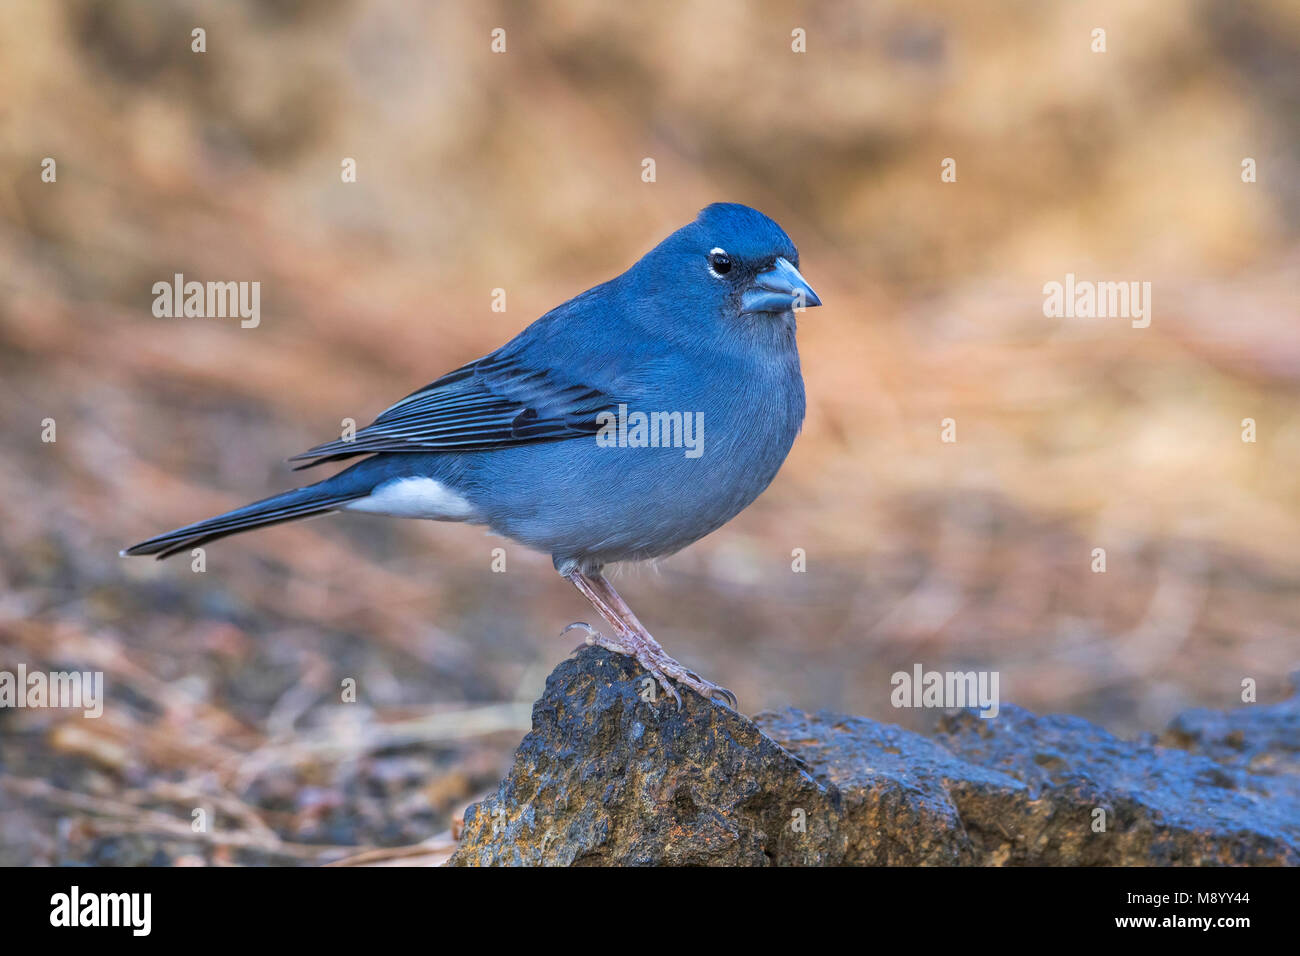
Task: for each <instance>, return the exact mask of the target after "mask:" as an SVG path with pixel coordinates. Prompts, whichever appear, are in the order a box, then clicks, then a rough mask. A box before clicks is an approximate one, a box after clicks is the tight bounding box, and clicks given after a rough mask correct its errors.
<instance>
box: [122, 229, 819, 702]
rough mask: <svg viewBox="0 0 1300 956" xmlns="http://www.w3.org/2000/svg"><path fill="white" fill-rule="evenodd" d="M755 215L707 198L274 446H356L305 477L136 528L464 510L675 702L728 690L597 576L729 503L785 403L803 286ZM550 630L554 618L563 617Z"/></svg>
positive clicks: (442, 515)
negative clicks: (553, 577) (463, 354)
mask: <svg viewBox="0 0 1300 956" xmlns="http://www.w3.org/2000/svg"><path fill="white" fill-rule="evenodd" d="M798 266H799V253H798V251H797V250H796V249H795V247H794V243H792V242H791V241H790V237H789V236H787V235H786V234H785V232H784V231H783V230H782V229H781V227H780V226H778V225H777V224H776V223H775V222H773V221H772V220H771V219H769V218H768V217H767V216H765V215H763V214H762V213H760V212H758V211H757V210H755V209H751V208H749V207H748V206H742V205H738V204H734V203H715V204H713V205H711V206H708V207H706V208H705V209H703V210H702V211H701V212H700V214H699V216H698V217H697V218H696V219H695V221H694V222H692V223H690V224H689V225H687V226H684V227H683V228H681V229H678V230H677V231H676V232H674V233H673V234H672V235H670V236H668V238H666V239H664V240H663V241H662V242H661V243H659V245H657V246H655V247H654V248H653V249H652V250H650V252H648V253H647V254H646V255H645V256H644V257H643V258H642V259H641V260H640V261H639V262H637V263H636V264H635V265H633V266H632V267H631V268H630V269H628V270H627V271H626V272H624V273H623V274H622V275H620V276H619V277H618V278H616V279H611V280H610V281H608V282H605V283H603V284H601V285H598V286H596V287H595V288H593V289H589V290H588V291H586V292H584V293H582V294H581V295H578V296H576V297H574V298H572V299H570V300H569V301H568V302H566V303H564V304H563V305H561V306H559V307H558V308H556V309H553V310H552V311H550V312H548V313H546V315H544V316H542V317H541V318H540V319H538V320H537V321H536V322H534V323H533V324H532V325H530V326H528V328H526V329H525V330H524V331H523V332H521V333H520V334H519V335H518V336H517V337H515V338H514V339H513V340H512V341H510V342H508V343H507V344H506V345H504V346H502V347H501V348H499V349H497V350H496V351H495V352H493V353H491V354H490V355H487V356H485V357H484V358H481V359H479V360H477V361H475V362H471V363H469V364H468V365H465V366H462V367H461V368H458V369H456V370H455V371H454V372H451V373H449V374H447V375H444V376H443V377H442V378H440V379H438V380H437V381H436V382H433V383H432V384H431V385H427V386H425V387H424V388H422V389H420V390H419V391H416V392H413V393H411V394H410V395H408V396H406V398H403V399H402V400H401V401H399V402H397V404H395V405H393V406H392V407H391V408H389V409H387V410H386V411H384V412H383V413H382V414H380V415H379V417H378V418H376V419H375V421H374V422H373V423H372V424H370V425H369V426H367V427H366V428H363V429H361V430H360V431H358V432H356V434H355V435H354V436H351V437H348V438H341V439H338V440H335V441H330V442H326V443H325V444H323V445H317V446H316V447H315V448H312V449H311V450H310V451H307V452H304V453H303V454H301V455H297V456H295V457H294V458H293V459H291V460H292V461H302V462H306V464H303V465H300V466H299V468H309V467H312V466H314V465H319V464H321V463H324V462H334V461H341V460H344V459H349V458H356V457H360V456H368V457H365V458H363V460H362V461H360V462H358V463H356V464H354V465H352V466H351V467H350V468H347V469H346V470H344V471H342V472H340V473H338V474H336V475H334V476H333V477H330V478H326V479H325V480H324V481H320V482H317V483H316V484H314V485H308V486H306V487H303V488H298V489H295V490H293V491H287V492H284V493H283V494H279V495H275V496H273V497H271V498H266V499H264V500H262V501H257V502H254V503H253V504H250V505H246V506H245V507H243V508H239V509H236V510H235V511H231V512H228V513H226V514H224V515H220V516H218V517H215V518H209V519H208V520H206V521H200V522H198V523H197V524H191V525H187V526H185V527H183V528H178V529H176V530H175V531H169V532H167V533H166V534H162V535H159V536H157V537H155V538H150V539H149V540H148V541H143V542H141V543H140V544H137V545H134V546H132V547H130V548H127V549H126V550H125V551H123V552H122V553H123V554H130V555H138V554H156V555H157V556H158V557H159V558H165V557H167V556H168V555H172V554H176V553H177V552H181V551H186V550H188V549H190V548H193V547H196V546H198V545H201V544H205V543H207V542H209V541H213V540H216V539H217V538H223V537H225V536H226V535H230V534H236V533H238V532H241V531H247V530H249V529H251V528H261V527H266V526H268V525H273V524H279V523H281V522H284V521H293V520H295V519H298V518H306V517H310V516H312V515H319V514H325V513H327V512H331V511H352V512H361V513H364V514H378V515H392V516H396V517H402V518H428V519H433V520H435V521H464V522H470V523H473V524H481V525H486V526H487V527H488V528H489V529H490V530H492V531H494V532H496V533H498V534H502V535H505V536H506V537H509V538H512V539H514V540H515V541H518V542H520V543H522V544H524V545H527V546H528V547H531V548H535V549H537V550H539V551H543V552H545V553H548V554H550V555H551V558H552V561H553V562H554V564H555V568H556V570H557V571H558V572H559V573H560V574H561V575H563V576H564V577H565V578H567V579H568V580H569V581H571V582H572V583H573V584H574V586H576V587H577V588H578V590H579V591H581V592H582V594H583V595H584V596H586V598H587V599H588V600H589V601H590V602H591V603H592V605H593V606H594V607H595V608H596V610H597V611H598V612H599V613H600V615H601V616H602V617H603V618H604V619H605V620H606V621H607V622H608V624H609V626H610V628H612V630H613V633H612V634H611V635H609V636H606V635H604V634H601V633H598V632H596V631H594V630H593V629H591V628H589V627H587V626H586V625H571V626H572V627H583V628H586V630H587V639H588V641H589V642H591V643H597V644H600V645H601V646H603V647H606V648H609V649H610V650H613V651H616V652H618V653H621V654H627V655H631V656H632V657H635V658H636V660H637V661H638V662H640V664H641V665H642V666H643V667H645V669H646V670H648V671H649V672H650V674H652V675H653V676H654V678H655V679H656V680H657V681H658V682H659V684H660V685H661V686H662V687H663V688H664V690H665V691H666V692H667V693H669V694H670V695H671V696H672V697H673V698H674V699H675V700H676V701H677V705H678V706H679V707H680V706H681V696H680V694H679V692H678V690H677V688H676V687H675V686H674V685H675V684H677V685H685V686H687V687H690V688H692V689H694V690H695V691H697V692H699V693H700V694H703V695H704V696H706V697H709V698H711V699H716V698H721V699H723V700H725V701H726V702H727V703H728V704H729V705H730V706H731V707H733V708H734V707H735V706H736V699H735V696H734V695H733V694H732V693H731V692H730V691H728V690H727V689H726V688H724V687H720V686H719V685H717V684H714V683H713V682H711V681H708V680H705V679H703V678H702V677H700V676H699V675H698V674H696V673H694V672H692V671H690V670H687V669H686V668H685V667H683V666H682V665H681V664H679V663H677V661H675V660H673V659H672V658H671V657H669V656H668V654H667V653H666V652H665V651H664V649H663V647H661V646H660V645H659V643H658V642H657V641H656V640H655V639H654V638H653V637H652V636H651V635H650V632H649V631H647V630H646V628H645V625H643V624H642V623H641V622H640V620H638V619H637V617H636V615H635V614H633V613H632V611H631V609H630V608H629V607H628V606H627V604H626V603H625V602H624V601H623V599H622V598H621V597H619V595H618V593H617V592H616V591H615V590H614V588H613V587H612V586H611V585H610V583H609V581H608V580H607V579H606V578H605V577H604V576H603V574H602V573H601V572H602V569H603V568H604V567H605V565H608V564H612V563H614V562H617V561H640V560H645V559H649V558H657V557H660V556H663V555H669V554H673V553H674V552H676V551H679V550H681V549H682V548H684V547H686V546H687V545H688V544H691V543H692V542H694V541H697V540H699V539H700V538H702V537H704V536H705V535H706V534H709V533H710V532H712V531H715V530H716V529H718V528H719V527H721V526H722V525H723V524H725V523H726V522H728V521H730V520H731V519H732V518H733V517H735V516H736V515H737V514H738V513H739V512H740V511H741V510H742V509H744V508H745V507H747V506H748V505H749V504H750V502H752V501H753V500H754V499H755V498H757V497H758V495H759V494H760V493H761V492H762V491H763V489H764V488H766V487H767V486H768V484H769V483H770V482H771V481H772V479H773V478H774V477H775V476H776V473H777V470H778V469H779V468H780V467H781V463H782V462H783V461H785V458H786V455H787V454H789V452H790V448H791V446H792V444H793V443H794V439H795V435H796V434H797V433H798V431H799V428H800V426H801V424H802V422H803V417H804V387H803V378H802V375H801V373H800V370H799V353H798V349H797V348H796V345H795V315H794V313H795V311H796V310H801V309H803V308H806V307H809V306H817V305H821V300H820V299H819V298H818V297H817V295H816V293H814V292H813V290H812V288H811V287H810V286H809V285H808V283H807V282H806V281H804V278H803V276H801V275H800V274H799V269H798ZM566 630H567V629H566Z"/></svg>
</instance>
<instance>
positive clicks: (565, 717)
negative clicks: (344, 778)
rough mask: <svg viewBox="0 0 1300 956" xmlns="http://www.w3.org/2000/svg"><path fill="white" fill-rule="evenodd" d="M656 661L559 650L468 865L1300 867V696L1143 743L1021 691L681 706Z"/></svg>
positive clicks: (478, 811)
mask: <svg viewBox="0 0 1300 956" xmlns="http://www.w3.org/2000/svg"><path fill="white" fill-rule="evenodd" d="M645 676H646V675H645V672H644V671H642V670H641V669H640V667H639V666H638V665H637V664H636V663H635V662H633V661H631V660H630V659H628V658H626V657H621V656H619V655H615V654H611V653H609V652H608V651H605V650H603V649H600V648H595V647H587V648H584V649H582V650H581V651H579V653H578V654H577V655H576V656H574V657H572V658H569V659H568V660H566V661H565V662H564V663H562V664H561V665H560V666H559V667H557V668H556V669H555V671H554V673H552V674H551V676H550V678H548V680H547V682H546V693H545V695H544V696H543V697H542V698H541V700H539V701H537V703H536V704H535V705H534V707H533V729H532V731H531V732H530V733H529V734H528V735H527V736H526V737H525V738H524V740H523V742H522V743H521V744H520V746H519V750H518V752H517V753H516V754H515V761H514V766H513V767H512V768H511V770H510V773H509V775H508V776H507V777H506V778H505V779H504V780H503V781H502V782H501V784H500V786H499V788H498V789H497V791H496V793H495V794H493V795H492V796H490V797H489V798H488V799H486V800H484V801H483V802H481V803H477V804H475V805H473V806H471V807H470V808H469V810H468V811H467V812H466V814H465V827H464V832H463V836H462V840H461V844H460V847H459V849H458V850H457V851H456V853H455V855H454V856H453V857H452V859H451V861H450V862H451V864H452V865H459V866H485V865H587V866H591V865H596V866H599V865H657V864H663V865H680V864H687V865H732V866H771V865H777V866H781V865H785V866H791V865H793V866H799V865H859V864H867V865H871V864H891V865H917V864H928V865H936V864H939V865H943V864H947V865H953V864H956V865H998V864H1011V865H1019V864H1038V865H1061V866H1081V865H1082V866H1086V865H1096V864H1103V865H1168V864H1187V865H1217V864H1291V865H1295V864H1297V863H1300V698H1297V697H1293V698H1291V699H1290V700H1288V701H1285V702H1283V703H1280V704H1275V705H1271V706H1263V705H1253V706H1247V707H1243V708H1240V709H1237V710H1233V711H1229V712H1224V713H1218V712H1212V711H1192V712H1189V713H1187V714H1184V715H1183V716H1181V717H1179V718H1178V719H1177V720H1175V721H1174V722H1173V724H1171V725H1170V727H1169V729H1168V730H1167V731H1165V732H1164V733H1163V734H1162V735H1160V736H1159V737H1154V736H1150V735H1147V736H1144V737H1143V738H1142V739H1139V740H1136V741H1127V740H1122V739H1119V738H1117V737H1114V736H1112V735H1111V734H1109V733H1107V732H1106V731H1104V730H1102V729H1101V728H1099V727H1097V726H1095V725H1094V724H1091V723H1089V722H1088V721H1085V720H1082V719H1080V718H1077V717H1068V716H1059V715H1053V716H1046V717H1038V716H1035V715H1034V714H1031V713H1029V712H1028V711H1025V710H1022V709H1020V708H1018V707H1014V706H1009V705H1005V704H1004V705H1003V706H1002V710H1001V713H1000V714H999V715H998V716H997V717H996V718H993V719H990V720H985V719H982V718H980V717H979V716H977V715H976V714H975V713H973V712H958V713H952V714H948V715H946V716H944V717H942V719H941V720H940V723H939V727H938V730H937V732H936V734H935V736H934V737H932V738H931V737H924V736H921V735H919V734H915V733H911V732H909V731H906V730H902V729H901V728H898V727H894V726H890V725H887V724H878V723H876V722H874V721H871V720H867V719H865V718H863V717H850V716H843V715H840V714H833V713H827V712H818V713H804V712H802V711H798V710H793V709H790V710H785V711H782V712H780V713H761V714H759V715H757V716H756V717H754V718H753V719H752V720H751V719H749V718H746V717H744V716H741V715H740V714H737V713H734V712H732V711H730V710H728V709H726V708H725V707H722V706H719V705H717V704H713V703H710V702H708V701H705V700H704V699H702V698H700V697H698V696H696V695H695V694H684V695H683V697H684V699H685V706H684V707H683V708H682V710H681V711H678V710H676V709H675V707H674V705H673V703H672V701H670V700H665V699H664V698H663V697H662V696H660V698H659V700H658V701H657V702H650V701H647V700H644V699H643V697H642V695H643V693H644V686H645V685H644V684H643V679H644V678H645ZM647 696H648V695H647Z"/></svg>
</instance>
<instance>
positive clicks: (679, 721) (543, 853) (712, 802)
mask: <svg viewBox="0 0 1300 956" xmlns="http://www.w3.org/2000/svg"><path fill="white" fill-rule="evenodd" d="M643 680H648V675H646V673H645V671H643V670H642V669H641V668H640V666H639V665H638V664H636V662H635V661H633V660H632V659H631V658H628V657H624V656H621V655H618V654H611V653H610V652H608V651H606V650H603V649H601V648H596V647H587V648H584V649H583V650H582V651H580V652H579V654H578V655H577V656H576V657H571V658H569V659H568V660H566V661H564V662H563V663H562V664H560V666H559V667H557V668H556V669H555V671H554V672H553V673H552V674H551V676H550V677H549V678H547V681H546V693H545V694H544V695H543V697H542V699H541V700H539V701H537V703H536V704H535V705H534V706H533V729H532V732H530V733H529V734H528V735H527V736H526V737H525V738H524V740H523V743H521V744H520V745H519V750H518V751H517V752H516V754H515V762H514V767H513V769H512V770H511V771H510V774H509V775H508V776H507V777H506V779H505V780H503V781H502V782H501V785H500V787H499V789H498V791H497V793H496V794H495V795H494V796H492V797H490V798H488V799H487V800H484V801H483V802H482V803H478V804H475V805H473V806H471V807H470V808H469V810H467V811H466V813H465V828H464V835H463V837H462V840H461V846H460V849H459V850H457V852H456V854H455V855H454V856H453V857H452V860H451V863H452V864H453V865H462V866H472V865H480V866H482V865H492V864H507V865H537V864H561V865H612V864H631V865H636V864H688V865H689V864H717V865H736V866H763V865H767V864H770V863H777V862H779V863H784V864H799V863H802V864H825V863H833V862H837V861H838V857H837V856H836V855H834V852H833V848H834V847H835V846H836V845H837V837H836V824H837V822H838V819H839V815H840V813H839V796H838V794H837V793H836V791H835V790H834V788H830V787H824V786H821V785H819V784H818V783H817V781H815V780H814V779H813V778H812V776H811V775H810V774H809V773H808V771H807V769H806V768H805V767H804V766H803V765H801V764H800V762H799V761H798V760H797V759H796V758H795V757H793V756H792V755H791V754H789V753H787V752H786V751H785V750H782V749H781V747H779V746H778V745H777V744H776V743H774V742H773V741H772V740H770V739H768V738H767V737H765V736H763V734H762V733H760V732H759V730H758V728H757V727H755V726H754V724H753V723H752V722H751V721H749V720H747V719H746V718H744V717H742V716H740V715H739V714H736V713H734V712H733V711H731V710H728V709H727V708H725V707H721V706H718V705H715V704H712V703H709V702H707V701H705V700H704V699H703V698H701V697H699V696H698V695H696V694H686V693H684V694H683V695H682V697H683V707H682V710H681V711H678V710H677V709H676V705H675V704H674V703H673V701H672V700H671V699H670V698H666V697H664V696H663V695H662V693H661V692H659V690H658V688H655V687H653V683H652V682H650V683H643ZM643 688H650V689H652V690H654V691H656V696H657V697H658V700H657V702H655V703H649V702H647V701H645V700H642V698H641V694H642V693H643ZM798 811H803V814H802V816H803V819H804V820H805V821H806V831H807V832H806V833H802V834H801V833H798V832H796V831H795V829H794V828H793V827H792V825H791V824H792V819H793V818H794V816H795V815H796V814H797V813H798Z"/></svg>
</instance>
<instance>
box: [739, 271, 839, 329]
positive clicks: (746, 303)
mask: <svg viewBox="0 0 1300 956" xmlns="http://www.w3.org/2000/svg"><path fill="white" fill-rule="evenodd" d="M821 304H822V300H821V299H819V298H817V293H816V292H814V291H813V290H812V286H810V285H809V284H808V282H807V281H806V280H805V279H804V277H803V276H801V275H800V274H799V270H798V269H796V268H795V267H794V266H793V265H791V264H790V261H789V260H788V259H783V258H778V259H777V260H776V264H775V265H773V266H772V268H770V269H767V270H765V271H763V272H760V273H759V274H758V275H757V276H755V277H754V284H753V285H752V286H750V287H749V288H748V289H746V290H745V292H744V293H743V294H742V295H741V297H740V312H741V314H742V315H746V314H748V313H750V312H790V311H791V310H795V309H810V308H812V307H813V306H815V305H821Z"/></svg>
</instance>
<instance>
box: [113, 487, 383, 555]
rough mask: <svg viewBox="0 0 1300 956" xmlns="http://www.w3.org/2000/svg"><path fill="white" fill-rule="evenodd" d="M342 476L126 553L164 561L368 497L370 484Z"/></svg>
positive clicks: (163, 536)
mask: <svg viewBox="0 0 1300 956" xmlns="http://www.w3.org/2000/svg"><path fill="white" fill-rule="evenodd" d="M339 477H341V476H338V475H336V476H335V477H334V478H331V479H327V480H326V481H322V482H319V483H317V484H314V485H308V486H307V487H306V488H295V489H294V490H293V491H286V492H284V493H283V494H278V495H272V496H271V497H270V498H263V499H262V500H261V501H254V502H253V503H252V504H251V505H244V507H242V508H236V509H235V510H234V511H227V512H226V513H225V514H223V515H217V516H216V517H215V518H209V519H207V520H206V521H199V522H197V523H196V524H187V525H186V526H185V527H183V528H177V529H176V530H175V531H168V532H167V533H166V534H160V535H158V536H157V537H155V538H150V539H149V540H148V541H141V542H140V543H139V544H133V545H131V547H129V548H127V549H125V550H124V551H123V552H122V554H124V555H126V554H156V555H158V560H160V561H161V560H162V559H163V558H166V557H169V556H170V555H173V554H176V553H177V552H180V551H185V550H188V549H189V548H195V547H198V546H199V545H201V544H207V543H208V542H209V541H215V540H217V539H218V538H224V537H226V536H227V535H231V534H239V532H241V531H250V530H252V529H253V528H265V527H267V526H269V525H273V524H280V523H282V522H285V521H297V520H298V519H299V518H310V517H311V516H312V515H321V514H325V513H327V512H330V511H334V510H336V509H337V508H338V507H339V506H340V505H344V504H347V502H349V501H354V500H356V499H357V498H364V497H365V496H366V495H367V494H368V493H369V490H370V489H369V488H364V489H363V488H358V487H356V486H355V485H352V486H351V487H349V486H348V485H347V484H344V483H343V482H339V481H336V480H335V479H337V478H339Z"/></svg>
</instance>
